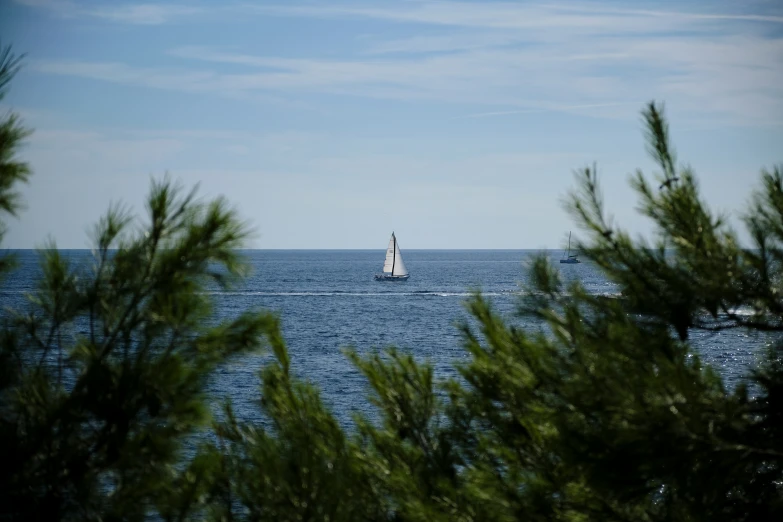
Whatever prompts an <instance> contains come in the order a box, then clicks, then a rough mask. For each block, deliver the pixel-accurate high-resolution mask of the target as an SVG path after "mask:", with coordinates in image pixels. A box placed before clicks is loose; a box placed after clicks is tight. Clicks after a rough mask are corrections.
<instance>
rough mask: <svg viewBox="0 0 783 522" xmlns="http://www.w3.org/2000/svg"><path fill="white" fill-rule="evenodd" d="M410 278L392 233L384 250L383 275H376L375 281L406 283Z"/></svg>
mask: <svg viewBox="0 0 783 522" xmlns="http://www.w3.org/2000/svg"><path fill="white" fill-rule="evenodd" d="M409 277H410V274H409V273H408V269H407V268H405V263H404V262H403V261H402V252H400V245H399V244H397V237H395V235H394V232H392V235H391V239H390V240H389V246H388V247H387V248H386V261H385V262H384V263H383V273H382V274H376V275H375V280H376V281H406V280H407V279H408V278H409Z"/></svg>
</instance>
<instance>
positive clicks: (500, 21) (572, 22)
mask: <svg viewBox="0 0 783 522" xmlns="http://www.w3.org/2000/svg"><path fill="white" fill-rule="evenodd" d="M246 7H247V8H248V9H251V10H255V11H256V12H259V13H265V14H273V15H278V16H298V17H319V18H374V19H381V20H386V21H393V22H413V23H422V24H432V25H447V26H463V27H491V28H516V29H526V28H532V29H535V28H536V25H537V22H538V21H544V22H545V23H546V25H548V26H556V27H564V28H571V29H580V28H582V29H593V30H595V29H599V28H600V29H604V28H607V27H611V28H614V29H618V30H624V31H627V30H636V29H644V27H643V26H639V25H638V22H639V20H640V19H642V18H645V19H648V20H649V19H651V18H657V19H661V21H663V22H671V21H673V20H680V21H688V20H702V21H710V20H714V21H751V22H769V23H783V16H777V15H767V14H742V13H714V12H687V11H674V10H672V11H661V10H643V9H621V8H616V7H612V6H607V5H602V4H588V3H576V4H542V3H529V4H515V3H507V2H476V3H469V2H441V1H437V2H433V1H424V2H405V3H401V2H396V3H394V5H393V7H388V4H386V6H384V5H383V4H379V3H369V5H368V3H362V4H343V5H330V6H315V5H290V4H289V5H283V4H279V5H266V6H256V5H247V6H246ZM563 12H567V13H570V14H568V15H563V14H562V13H563Z"/></svg>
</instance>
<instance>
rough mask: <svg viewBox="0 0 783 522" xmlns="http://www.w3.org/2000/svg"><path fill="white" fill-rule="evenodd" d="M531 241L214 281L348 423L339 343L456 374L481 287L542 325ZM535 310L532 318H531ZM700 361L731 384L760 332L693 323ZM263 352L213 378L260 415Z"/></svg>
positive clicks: (16, 288)
mask: <svg viewBox="0 0 783 522" xmlns="http://www.w3.org/2000/svg"><path fill="white" fill-rule="evenodd" d="M534 253H535V252H534V251H524V250H515V251H510V250H496V251H489V250H462V251H456V250H454V251H445V250H406V251H404V252H403V254H404V257H405V264H406V266H407V267H408V269H409V270H410V273H411V278H410V279H409V280H408V281H406V282H378V281H375V280H374V279H373V275H374V273H376V272H378V271H379V270H380V268H381V266H382V264H383V258H384V255H385V252H384V250H372V251H357V250H352V251H346V250H341V251H323V250H319V251H258V250H254V251H247V252H245V254H246V255H247V256H248V258H249V260H250V262H251V264H252V266H253V273H252V275H251V277H250V278H249V279H248V280H247V281H246V283H245V284H244V285H243V286H242V287H240V288H235V289H233V290H232V291H229V292H216V293H215V299H216V301H217V304H218V309H217V310H218V313H219V315H221V316H223V317H231V316H234V315H236V314H238V313H239V312H242V311H244V310H247V309H249V308H264V309H268V310H272V311H275V312H277V313H279V314H280V316H281V317H282V322H283V332H284V335H285V338H286V340H287V343H288V347H289V351H290V356H291V361H292V367H293V370H294V372H295V373H296V374H297V375H298V376H300V377H302V378H305V379H308V380H310V381H312V382H314V383H316V384H317V385H318V386H319V387H320V388H321V391H322V397H323V398H324V399H325V401H326V402H327V403H328V404H329V405H330V406H331V407H332V409H333V411H334V412H335V414H336V415H337V416H338V418H339V419H340V420H341V421H342V422H349V419H350V415H351V412H353V411H367V410H368V408H369V405H368V402H367V399H366V397H367V390H366V386H365V382H364V380H363V378H362V377H361V375H360V374H359V373H358V371H357V370H356V369H355V368H354V367H353V366H352V365H351V364H350V363H349V362H348V361H347V359H346V358H345V356H344V355H343V353H342V351H341V350H342V348H344V347H348V346H351V347H354V348H356V349H357V350H358V351H359V352H368V351H370V350H373V349H377V348H382V347H386V346H391V345H394V346H397V347H399V348H401V349H403V350H405V351H409V352H410V353H413V354H414V355H415V356H416V357H417V358H419V359H426V360H429V361H431V362H432V363H433V365H434V366H435V370H436V375H438V376H440V377H448V376H453V375H455V372H454V370H453V363H454V362H455V361H459V360H461V359H463V358H464V357H465V352H464V351H463V350H462V348H461V337H460V334H459V332H458V330H457V328H456V327H455V322H456V321H458V320H460V319H466V318H467V317H468V314H467V312H466V311H465V309H464V301H465V299H466V298H467V297H468V296H469V295H470V292H471V291H472V290H473V289H475V288H479V289H481V291H482V292H483V293H484V294H485V295H486V296H488V297H489V299H490V300H491V301H492V302H493V304H494V305H495V307H496V309H497V310H498V311H499V312H501V313H502V314H504V315H506V316H507V317H508V318H509V319H510V320H511V321H514V322H515V323H516V324H519V325H520V326H522V327H523V328H531V329H534V328H538V327H539V326H540V325H538V324H533V323H530V322H528V323H525V322H523V320H522V319H519V318H516V317H513V311H514V309H515V306H516V305H517V303H518V300H519V292H520V284H523V283H524V282H525V279H526V278H525V270H524V266H525V263H526V262H527V260H529V257H530V256H531V255H532V254H534ZM17 254H18V255H19V261H20V262H21V264H20V268H19V269H18V270H17V271H16V272H15V273H13V274H12V275H11V276H10V277H8V278H7V279H6V280H5V281H4V282H3V283H2V284H1V285H2V286H0V303H2V304H3V305H10V306H23V305H24V300H25V297H24V295H25V293H26V292H30V291H32V290H33V289H34V287H35V282H36V280H37V277H38V274H39V273H40V272H39V269H38V262H37V254H36V253H35V252H34V251H19V252H17ZM66 254H67V255H68V256H69V257H72V258H73V259H74V261H79V262H89V259H90V255H91V254H90V252H89V251H85V250H71V251H66ZM550 255H551V257H552V260H553V262H554V263H555V266H557V267H558V269H559V270H561V272H562V273H563V276H564V279H566V280H569V279H579V280H581V281H582V283H583V284H584V285H585V287H586V288H587V289H588V290H589V291H590V292H593V293H596V294H606V295H616V288H615V287H614V285H612V284H611V283H609V282H608V281H607V280H606V279H605V278H604V277H603V276H602V274H601V273H600V272H599V271H598V270H596V269H595V267H593V266H592V265H591V264H589V263H582V264H579V265H559V264H557V261H556V260H557V258H558V257H559V256H560V255H561V252H551V253H550ZM527 321H530V320H527ZM693 344H694V345H695V346H696V348H697V349H698V350H699V351H700V352H701V354H702V357H703V360H704V361H705V362H707V363H709V364H712V365H713V366H715V367H716V368H717V369H718V370H719V372H720V373H721V374H722V375H724V377H725V379H726V382H727V384H728V385H729V386H733V385H734V384H736V383H737V382H738V381H739V379H740V378H741V376H742V375H744V374H745V373H746V371H747V369H748V368H749V367H751V366H753V365H754V364H756V360H757V357H758V356H759V354H760V350H759V347H761V346H763V345H764V339H760V338H758V337H753V336H752V335H751V334H748V333H747V332H745V331H742V330H730V331H725V332H721V333H711V334H707V333H704V332H694V334H693ZM266 360H267V356H264V355H250V356H245V357H243V358H241V359H237V360H235V361H233V362H232V363H231V364H229V365H228V366H226V367H224V368H221V369H220V370H219V371H218V373H217V375H216V376H215V379H214V381H213V382H212V383H211V389H212V391H213V392H214V393H215V395H216V396H218V397H230V398H231V399H232V401H233V402H234V405H235V407H236V411H237V414H238V416H239V417H241V418H245V419H258V418H260V412H259V409H258V406H257V400H258V398H259V397H260V393H259V379H258V371H259V369H260V367H261V365H263V364H264V362H265V361H266Z"/></svg>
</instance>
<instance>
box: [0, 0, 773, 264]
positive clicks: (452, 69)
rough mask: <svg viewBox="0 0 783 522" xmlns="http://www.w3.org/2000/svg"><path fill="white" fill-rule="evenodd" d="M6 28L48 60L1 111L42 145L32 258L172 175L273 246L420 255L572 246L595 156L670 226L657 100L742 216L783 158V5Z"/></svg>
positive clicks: (186, 7)
mask: <svg viewBox="0 0 783 522" xmlns="http://www.w3.org/2000/svg"><path fill="white" fill-rule="evenodd" d="M0 30H1V31H2V34H3V40H2V44H3V45H6V44H11V45H13V48H14V51H15V52H16V53H19V54H21V53H27V57H26V58H25V61H24V68H23V69H22V71H21V72H20V73H19V74H18V76H17V77H16V79H14V81H13V82H12V83H11V85H10V91H9V94H8V96H7V97H6V98H5V99H4V100H3V103H2V105H0V110H3V111H5V110H9V109H13V110H15V111H17V112H19V113H20V114H21V115H22V117H23V118H24V122H25V124H26V125H28V126H29V127H31V128H32V129H34V131H35V132H34V134H33V135H32V136H31V137H30V138H29V140H28V144H27V145H26V146H25V147H24V148H23V150H22V152H21V157H22V158H24V159H25V160H27V161H29V162H30V163H31V166H32V168H33V170H34V175H33V177H32V179H31V183H30V184H29V185H28V186H25V187H23V189H22V193H23V199H24V200H25V202H26V204H27V207H28V208H27V209H26V210H24V211H22V213H21V214H20V219H17V220H13V219H12V220H9V222H8V225H9V231H8V234H7V235H6V237H5V243H4V245H3V246H5V247H9V248H14V249H18V248H34V247H35V246H36V245H41V244H43V242H44V241H45V240H46V239H47V237H53V238H54V239H55V240H56V241H57V244H58V246H59V247H61V248H66V249H72V248H76V249H81V248H89V246H90V244H89V235H88V233H87V232H88V230H90V227H91V226H92V224H94V223H95V222H97V220H98V219H99V218H100V216H101V215H102V214H103V213H104V212H105V210H106V209H107V208H108V206H109V204H110V202H117V201H123V202H125V203H126V204H127V205H128V207H129V208H131V209H133V210H134V212H136V213H138V214H139V215H142V217H143V208H144V206H143V205H144V203H143V202H144V196H145V194H146V193H147V191H148V189H149V184H150V183H149V182H150V179H151V177H154V178H157V179H160V178H161V177H162V176H163V175H164V174H165V173H166V172H169V173H170V175H171V177H172V178H173V179H175V180H181V181H182V182H183V183H184V184H185V185H186V186H188V187H189V186H192V185H193V184H195V183H200V185H201V191H200V194H201V195H202V196H203V197H213V196H216V195H224V196H226V198H227V199H228V200H229V201H230V202H231V203H232V204H234V205H236V207H237V209H238V210H239V213H240V215H241V217H242V218H243V219H246V220H247V221H248V222H249V223H250V225H251V226H252V227H253V228H254V229H255V230H256V231H257V234H256V236H255V237H254V239H253V241H252V243H250V244H249V245H248V246H249V247H251V248H253V249H262V250H269V249H274V250H290V249H296V250H322V249H330V250H332V249H337V250H346V249H347V250H376V249H378V250H383V249H384V247H385V245H386V243H387V242H388V238H389V235H390V233H391V231H392V230H394V231H396V232H397V235H398V237H399V238H400V244H401V248H402V249H403V250H453V249H458V250H465V249H469V250H520V249H521V248H520V246H524V247H525V248H524V249H521V250H540V249H543V248H546V249H551V250H559V249H561V248H563V247H564V246H565V243H566V241H567V236H568V231H569V230H573V231H574V234H575V235H577V230H578V229H577V227H576V226H575V225H574V224H573V222H572V221H571V219H570V218H569V216H568V215H567V213H566V212H565V211H564V210H563V209H562V206H561V204H560V201H561V199H562V198H563V196H564V195H565V194H566V192H567V191H568V190H569V189H570V188H572V187H573V174H572V172H573V170H574V169H578V168H582V167H584V166H587V165H592V164H593V162H597V165H598V169H599V172H600V179H601V182H602V185H603V190H604V196H605V198H604V199H605V201H606V204H607V209H608V211H609V213H610V214H611V215H613V216H614V218H615V221H616V223H617V224H619V225H620V226H621V227H622V228H625V229H627V230H629V231H630V232H631V233H633V234H634V235H636V234H645V235H648V234H649V231H650V229H649V226H648V225H647V221H646V220H645V219H643V218H642V217H640V216H639V215H638V214H637V213H636V211H635V210H634V209H635V206H636V199H635V198H634V197H633V194H632V192H631V190H630V189H629V187H628V184H627V179H628V176H629V175H630V174H631V173H633V172H634V171H635V170H636V169H637V168H641V169H643V171H644V172H645V173H648V174H650V173H651V172H653V171H654V170H655V169H654V168H653V164H652V161H651V160H650V159H649V158H648V156H647V153H646V151H645V142H644V133H643V127H642V122H641V116H640V111H641V110H642V109H643V107H644V105H645V104H646V103H647V102H649V101H650V100H653V99H655V100H658V101H661V102H664V103H665V106H666V113H667V116H668V119H669V123H670V130H671V135H672V139H673V143H674V146H675V148H676V151H677V153H678V158H679V160H680V161H681V162H682V163H683V164H686V165H690V166H691V167H693V169H694V170H695V172H696V174H697V176H698V177H699V179H700V182H701V186H702V189H703V196H704V199H705V200H706V201H708V202H709V203H710V204H711V205H712V206H713V208H714V209H716V210H718V211H722V212H725V213H727V214H729V215H730V216H732V217H734V218H735V219H734V223H735V224H736V223H738V220H736V216H737V214H738V212H739V211H741V210H742V209H743V208H744V205H745V203H746V202H747V200H748V198H749V196H750V191H751V188H752V187H756V186H758V185H757V180H758V175H759V171H760V170H761V169H762V168H771V167H773V166H774V165H775V164H778V163H780V162H781V161H783V158H782V157H781V155H780V153H781V151H780V144H781V143H783V89H781V85H783V4H782V3H780V2H774V1H770V0H750V1H748V2H743V3H741V4H738V3H737V2H732V1H728V0H719V1H716V2H712V3H710V4H709V5H707V4H705V3H703V2H697V1H695V0H685V1H682V2H673V1H670V0H661V1H649V0H643V1H634V2H631V1H630V0H625V1H620V0H601V1H563V2H557V3H547V2H516V3H511V2H495V1H487V2H477V1H462V2H453V1H434V0H414V1H406V2H399V1H386V0H367V1H361V2H360V1H356V0H354V1H351V0H348V1H345V2H329V3H319V2H309V1H300V0H294V1H286V2H283V1H278V2H274V1H273V2H255V3H254V2H244V1H236V2H235V1H232V0H227V1H223V2H218V1H208V0H203V1H196V2H184V1H177V0H172V1H169V2H166V3H161V4H154V3H145V2H143V1H132V0H122V1H116V2H107V1H99V0H64V1H57V0H12V1H7V2H3V3H2V4H0ZM737 228H738V229H740V228H741V227H739V226H737Z"/></svg>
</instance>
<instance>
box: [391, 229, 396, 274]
mask: <svg viewBox="0 0 783 522" xmlns="http://www.w3.org/2000/svg"><path fill="white" fill-rule="evenodd" d="M392 240H393V242H394V243H393V244H394V246H393V247H392V248H393V250H392V254H393V257H392V272H391V275H394V262H395V261H396V260H397V236H395V235H394V232H392Z"/></svg>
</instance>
